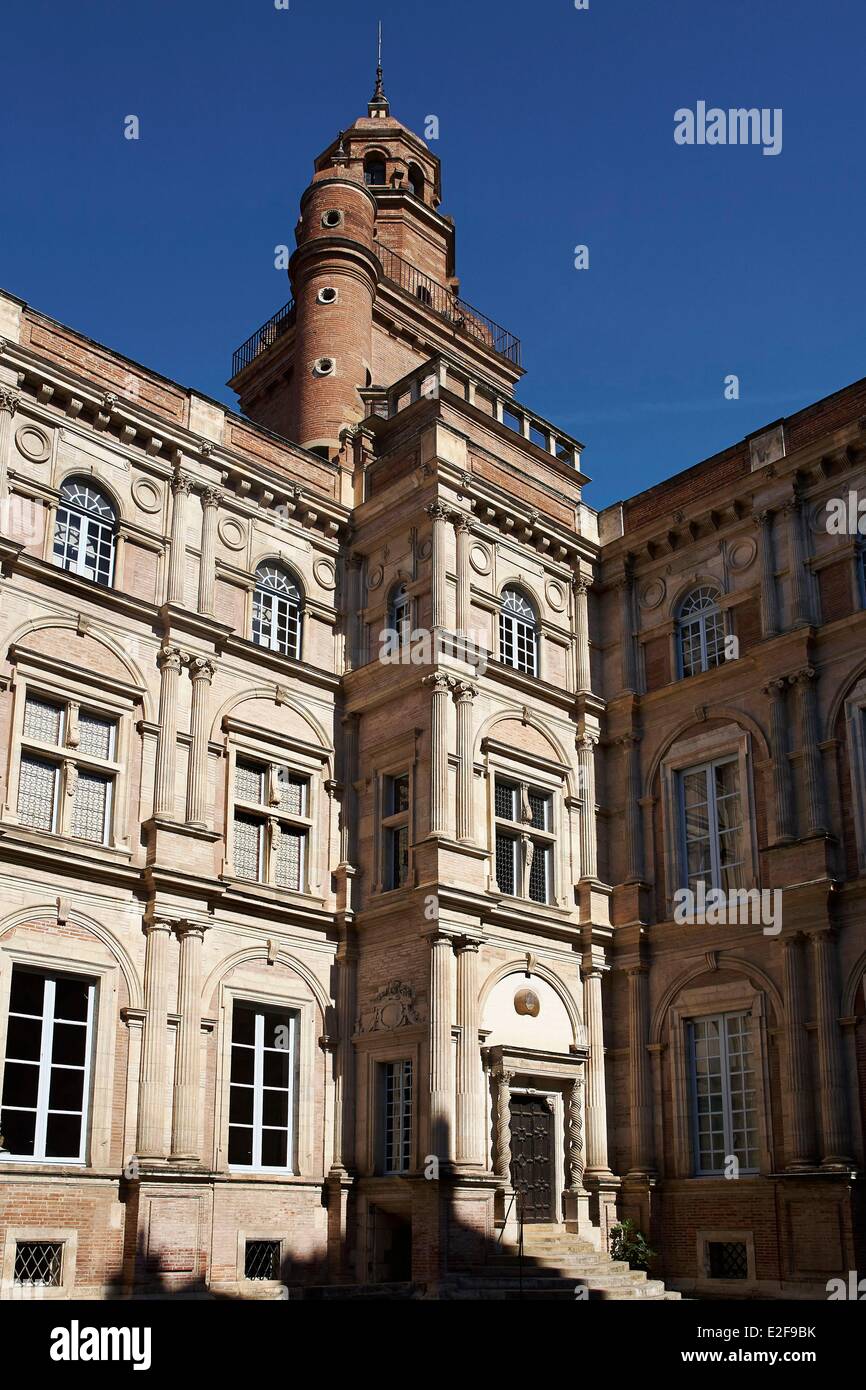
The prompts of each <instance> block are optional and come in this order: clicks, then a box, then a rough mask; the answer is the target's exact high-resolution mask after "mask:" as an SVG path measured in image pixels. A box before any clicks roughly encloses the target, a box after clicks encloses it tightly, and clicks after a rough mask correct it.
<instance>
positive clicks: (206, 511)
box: [198, 487, 222, 613]
mask: <svg viewBox="0 0 866 1390" xmlns="http://www.w3.org/2000/svg"><path fill="white" fill-rule="evenodd" d="M221 502H222V493H221V492H220V490H219V488H215V487H207V488H205V490H204V492H203V493H202V496H201V505H202V520H201V562H200V564H199V571H198V611H199V613H213V604H214V586H215V584H216V529H217V518H218V517H219V508H220V503H221Z"/></svg>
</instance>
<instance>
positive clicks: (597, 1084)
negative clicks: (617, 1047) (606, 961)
mask: <svg viewBox="0 0 866 1390" xmlns="http://www.w3.org/2000/svg"><path fill="white" fill-rule="evenodd" d="M603 973H604V970H603V968H602V967H601V966H598V965H592V966H590V967H589V968H588V969H587V970H585V971H584V976H583V1002H584V1011H585V1014H586V1033H587V1041H588V1042H589V1060H588V1062H587V1064H586V1141H587V1166H586V1174H587V1176H592V1177H609V1176H610V1167H609V1165H608V1157H607V1087H606V1086H605V1076H604V1018H603V1015H602V1008H601V978H602V975H603Z"/></svg>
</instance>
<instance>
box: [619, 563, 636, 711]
mask: <svg viewBox="0 0 866 1390" xmlns="http://www.w3.org/2000/svg"><path fill="white" fill-rule="evenodd" d="M619 609H620V625H621V628H622V633H621V636H622V642H621V648H620V649H621V652H622V688H623V690H624V691H626V690H636V689H637V676H636V664H635V654H634V573H633V570H632V567H631V565H630V564H628V563H627V564H626V565H625V566H624V568H623V576H622V579H621V580H620V582H619Z"/></svg>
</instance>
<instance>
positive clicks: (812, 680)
mask: <svg viewBox="0 0 866 1390" xmlns="http://www.w3.org/2000/svg"><path fill="white" fill-rule="evenodd" d="M817 674H818V673H817V671H815V670H814V669H813V668H812V667H811V666H806V667H804V668H803V670H802V671H798V672H797V673H796V675H794V676H790V677H789V680H790V681H791V683H792V685H796V687H797V689H798V691H799V694H800V740H801V743H800V751H801V759H802V769H803V771H802V776H803V803H804V805H805V808H806V833H807V834H809V835H826V834H828V833H829V832H828V829H827V811H826V801H825V796H824V768H823V764H822V762H821V750H820V748H819V747H818V707H817V699H816V695H815V684H816V679H817Z"/></svg>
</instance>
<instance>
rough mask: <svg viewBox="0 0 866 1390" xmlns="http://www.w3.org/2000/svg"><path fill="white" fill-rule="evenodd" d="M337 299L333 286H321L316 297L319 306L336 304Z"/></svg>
mask: <svg viewBox="0 0 866 1390" xmlns="http://www.w3.org/2000/svg"><path fill="white" fill-rule="evenodd" d="M338 298H339V296H338V294H337V291H336V290H335V289H334V287H333V285H323V286H322V288H321V289H320V290H319V293H318V294H317V295H316V299H317V301H318V302H319V304H336V302H337V299H338Z"/></svg>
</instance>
